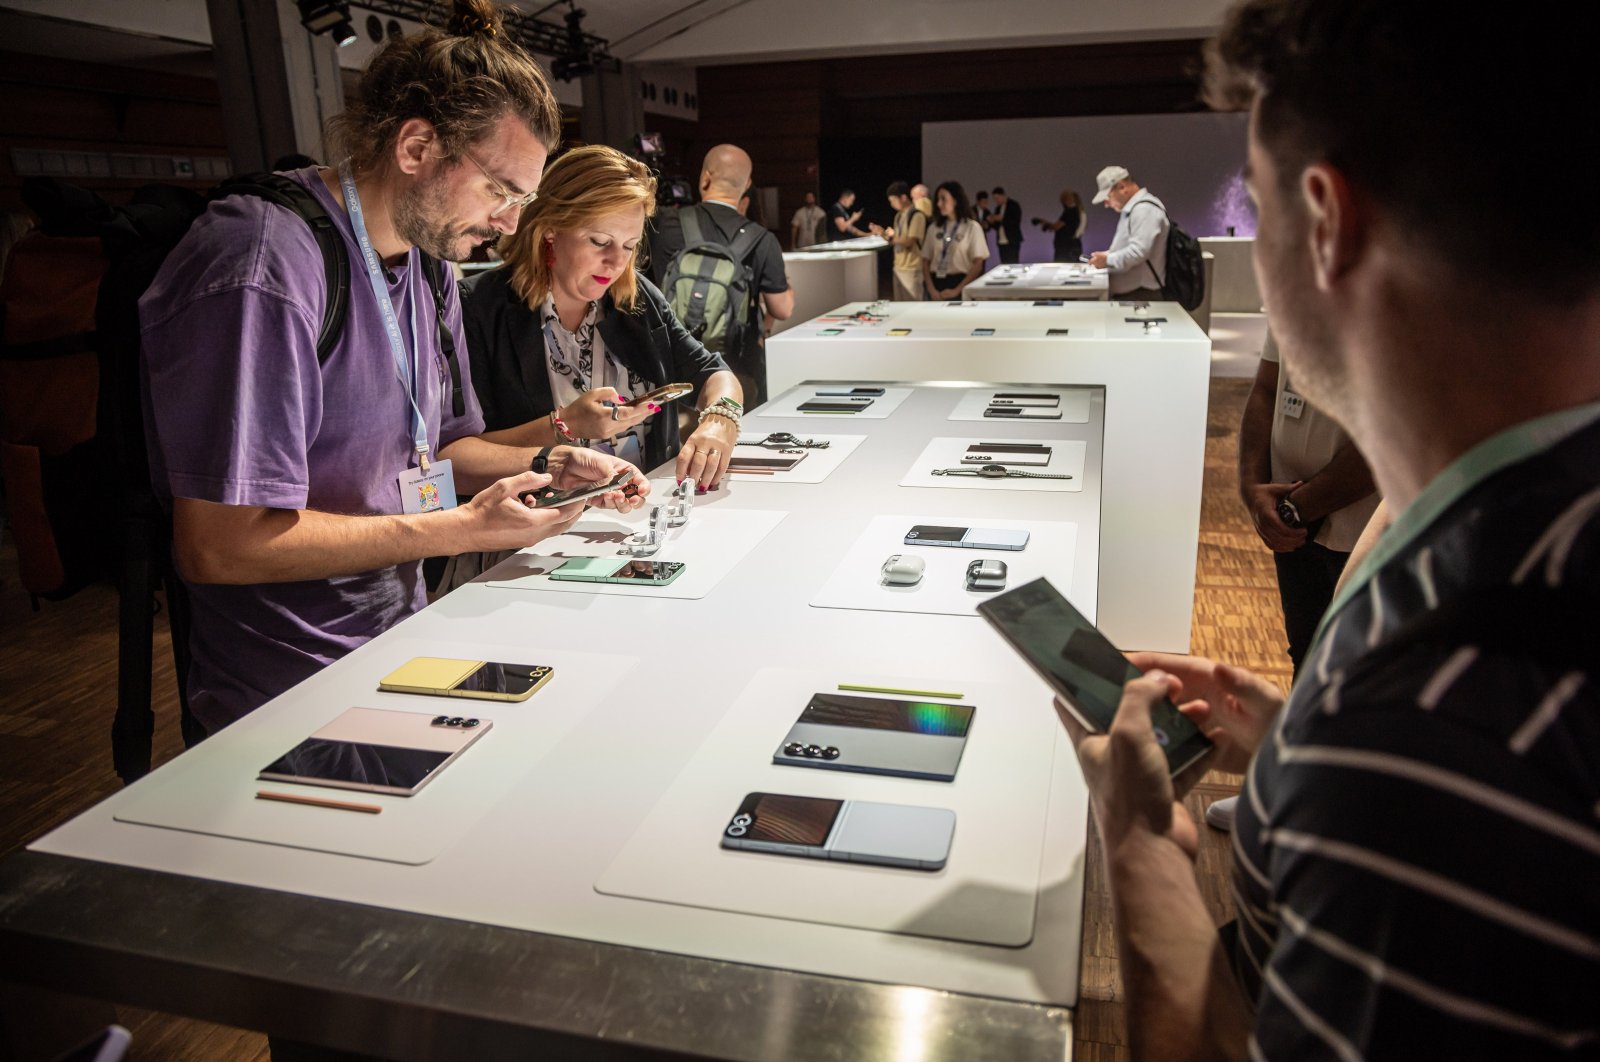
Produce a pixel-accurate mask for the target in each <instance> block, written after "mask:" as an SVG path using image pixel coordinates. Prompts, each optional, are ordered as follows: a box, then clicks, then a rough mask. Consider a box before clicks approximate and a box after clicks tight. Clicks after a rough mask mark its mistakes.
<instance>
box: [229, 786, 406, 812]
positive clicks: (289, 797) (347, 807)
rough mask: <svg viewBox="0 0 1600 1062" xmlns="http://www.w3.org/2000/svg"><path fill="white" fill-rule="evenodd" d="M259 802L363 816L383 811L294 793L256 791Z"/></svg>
mask: <svg viewBox="0 0 1600 1062" xmlns="http://www.w3.org/2000/svg"><path fill="white" fill-rule="evenodd" d="M256 799H257V800H279V801H282V802H283V803H285V804H310V805H311V806H312V807H314V808H334V809H335V810H337V811H359V812H361V813H362V814H363V815H376V814H378V813H379V812H381V811H382V810H383V808H381V807H379V806H378V805H377V804H352V803H350V802H348V801H345V800H328V799H326V798H325V797H313V796H296V795H295V794H293V793H269V792H267V791H266V790H265V789H258V790H256Z"/></svg>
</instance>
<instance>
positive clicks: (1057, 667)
mask: <svg viewBox="0 0 1600 1062" xmlns="http://www.w3.org/2000/svg"><path fill="white" fill-rule="evenodd" d="M978 611H979V612H980V613H982V615H983V617H984V618H985V619H987V620H988V621H989V622H990V623H992V624H994V625H995V627H996V628H997V629H998V630H999V631H1000V633H1001V634H1002V635H1004V636H1005V638H1006V640H1007V641H1008V642H1010V643H1011V645H1012V648H1014V649H1016V650H1017V652H1019V653H1021V654H1022V655H1023V656H1024V657H1025V658H1027V660H1028V663H1030V664H1032V665H1033V668H1034V670H1036V671H1038V672H1039V674H1040V676H1041V677H1043V678H1044V679H1045V681H1047V682H1049V683H1050V685H1051V686H1053V687H1054V688H1055V689H1056V691H1057V692H1058V693H1060V694H1061V695H1062V696H1064V697H1065V698H1066V699H1067V700H1068V701H1070V702H1071V704H1072V706H1073V708H1075V709H1076V710H1077V714H1078V716H1079V717H1080V719H1081V720H1082V722H1083V723H1084V724H1085V725H1086V726H1088V727H1089V728H1090V729H1091V730H1094V731H1096V732H1097V733H1102V734H1103V733H1105V732H1106V731H1107V730H1109V729H1110V728H1111V721H1112V720H1113V719H1114V718H1116V714H1117V705H1118V703H1119V702H1120V701H1121V700H1122V687H1123V686H1124V685H1126V684H1127V683H1128V682H1129V681H1130V680H1132V679H1136V678H1138V677H1139V675H1140V671H1139V669H1138V668H1136V667H1134V666H1133V665H1132V664H1131V663H1129V662H1128V659H1127V657H1125V656H1123V655H1122V653H1120V652H1119V651H1118V650H1117V647H1116V646H1114V645H1112V644H1111V643H1110V642H1109V641H1107V640H1106V637H1105V635H1103V634H1101V633H1100V632H1099V631H1098V630H1096V629H1095V627H1094V624H1092V623H1090V622H1089V621H1088V619H1086V618H1085V617H1084V615H1083V614H1082V613H1081V612H1079V611H1078V610H1077V609H1075V608H1073V607H1072V603H1071V602H1069V601H1068V600H1067V599H1066V598H1064V597H1062V596H1061V594H1060V593H1059V592H1058V591H1057V590H1056V588H1055V587H1053V586H1051V585H1050V582H1049V581H1048V580H1046V579H1035V580H1034V581H1033V582H1031V583H1028V584H1026V585H1024V586H1019V587H1017V589H1015V590H1012V591H1011V592H1010V593H1006V594H1002V595H1000V596H999V597H996V598H991V599H990V600H988V601H985V602H983V603H982V604H980V605H979V606H978ZM1152 722H1153V723H1154V725H1155V731H1156V740H1157V741H1158V742H1160V743H1161V745H1162V747H1163V749H1164V750H1165V751H1166V754H1167V760H1168V762H1169V763H1170V764H1171V765H1172V766H1173V769H1174V771H1176V770H1178V769H1181V768H1182V767H1185V766H1187V765H1188V764H1189V763H1191V762H1193V761H1194V759H1195V758H1197V757H1198V756H1199V755H1200V754H1201V753H1202V752H1204V751H1205V750H1206V749H1208V748H1210V747H1211V742H1210V741H1209V740H1207V739H1206V737H1205V735H1204V734H1202V733H1200V730H1199V728H1198V727H1196V726H1195V725H1194V724H1193V723H1191V722H1190V721H1189V719H1188V718H1187V717H1186V716H1185V715H1184V714H1183V713H1182V712H1180V711H1178V709H1177V706H1176V705H1174V704H1173V703H1172V702H1171V701H1170V700H1163V701H1162V702H1161V703H1159V704H1157V705H1156V708H1155V713H1154V716H1153V718H1152Z"/></svg>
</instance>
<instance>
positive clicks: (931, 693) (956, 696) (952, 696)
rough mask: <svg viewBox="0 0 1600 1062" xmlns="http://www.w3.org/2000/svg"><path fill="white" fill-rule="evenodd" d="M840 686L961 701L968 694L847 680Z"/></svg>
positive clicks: (869, 691) (871, 691) (866, 690)
mask: <svg viewBox="0 0 1600 1062" xmlns="http://www.w3.org/2000/svg"><path fill="white" fill-rule="evenodd" d="M839 688H840V689H841V690H844V691H845V692H846V693H898V694H900V695H901V696H902V697H938V698H940V699H941V700H946V701H959V700H961V699H962V698H963V697H965V696H966V694H965V693H951V692H949V691H948V690H899V689H895V688H893V687H892V686H854V685H851V684H850V683H847V682H841V683H839Z"/></svg>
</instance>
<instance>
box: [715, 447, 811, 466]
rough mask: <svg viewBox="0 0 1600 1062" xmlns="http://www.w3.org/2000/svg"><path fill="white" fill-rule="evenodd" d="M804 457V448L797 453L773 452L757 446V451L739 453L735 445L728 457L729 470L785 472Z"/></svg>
mask: <svg viewBox="0 0 1600 1062" xmlns="http://www.w3.org/2000/svg"><path fill="white" fill-rule="evenodd" d="M805 459H806V452H805V451H804V450H802V451H800V452H799V453H797V454H786V453H776V454H775V453H773V452H772V451H771V450H767V449H760V448H758V452H757V453H753V454H741V453H740V452H739V450H738V448H737V447H736V448H735V449H734V451H733V453H732V454H731V455H729V457H728V471H729V472H748V471H751V470H756V471H761V472H787V471H789V470H790V469H791V468H793V467H794V466H795V465H798V464H799V463H800V462H801V461H804V460H805Z"/></svg>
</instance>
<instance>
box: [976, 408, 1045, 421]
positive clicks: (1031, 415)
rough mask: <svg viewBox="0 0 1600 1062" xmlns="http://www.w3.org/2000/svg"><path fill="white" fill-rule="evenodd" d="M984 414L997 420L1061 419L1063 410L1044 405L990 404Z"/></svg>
mask: <svg viewBox="0 0 1600 1062" xmlns="http://www.w3.org/2000/svg"><path fill="white" fill-rule="evenodd" d="M983 415H984V416H986V417H992V418H994V419H996V420H1060V419H1061V410H1059V409H1049V408H1047V407H1044V406H990V407H989V408H988V409H985V410H984V411H983Z"/></svg>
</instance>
